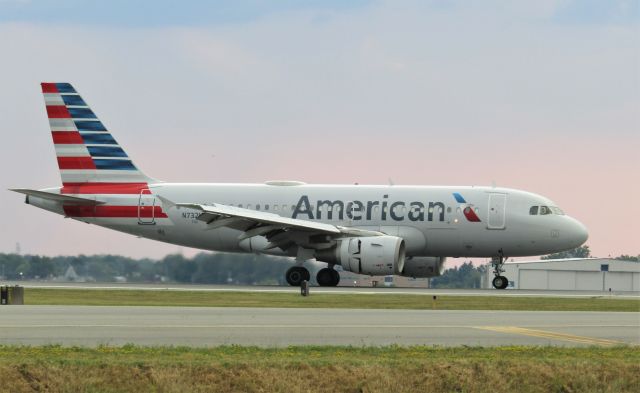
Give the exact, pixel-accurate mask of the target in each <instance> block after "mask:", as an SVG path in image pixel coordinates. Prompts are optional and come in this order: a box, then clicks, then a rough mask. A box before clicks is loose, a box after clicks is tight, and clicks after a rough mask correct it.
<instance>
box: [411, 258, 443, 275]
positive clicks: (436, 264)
mask: <svg viewBox="0 0 640 393" xmlns="http://www.w3.org/2000/svg"><path fill="white" fill-rule="evenodd" d="M446 260H447V257H409V258H407V259H406V260H405V261H404V270H403V271H402V275H403V276H405V277H415V278H425V277H437V276H439V275H441V274H442V272H443V271H444V262H445V261H446Z"/></svg>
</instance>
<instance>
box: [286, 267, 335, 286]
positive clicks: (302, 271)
mask: <svg viewBox="0 0 640 393" xmlns="http://www.w3.org/2000/svg"><path fill="white" fill-rule="evenodd" d="M285 277H286V279H287V283H289V285H291V286H292V287H299V286H301V285H302V281H305V280H306V281H309V280H310V279H311V274H310V273H309V270H307V269H306V268H305V267H303V266H293V267H291V268H289V270H287V273H286V274H285ZM316 280H317V281H318V285H320V286H321V287H335V286H338V283H339V282H340V273H338V272H337V271H336V270H335V269H333V268H332V267H325V268H324V269H320V270H319V271H318V274H317V275H316Z"/></svg>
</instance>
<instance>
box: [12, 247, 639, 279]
mask: <svg viewBox="0 0 640 393" xmlns="http://www.w3.org/2000/svg"><path fill="white" fill-rule="evenodd" d="M590 256H591V252H590V250H589V246H582V247H578V248H576V249H574V250H570V251H565V252H562V253H557V254H551V255H547V256H544V257H542V258H541V259H547V260H548V259H561V258H587V257H590ZM615 259H621V260H626V261H636V262H638V261H639V256H630V255H621V256H618V257H616V258H615ZM291 265H292V261H291V259H288V258H278V257H272V256H266V255H257V254H228V253H200V254H197V255H196V256H194V257H191V258H187V257H185V256H183V255H181V254H172V255H167V256H166V257H164V258H162V259H159V260H154V259H133V258H128V257H124V256H120V255H78V256H55V257H47V256H40V255H20V254H2V253H0V277H2V279H4V280H12V281H13V280H56V279H63V278H64V276H65V273H67V271H68V269H69V267H72V268H73V271H74V272H75V273H76V274H77V276H78V279H79V280H83V281H98V282H113V281H118V280H121V281H127V282H175V283H192V284H240V285H286V283H285V280H284V274H285V272H286V270H287V269H288V268H289V267H291ZM488 268H489V267H487V266H486V265H483V266H474V265H473V264H472V263H471V262H465V263H463V264H462V265H460V266H456V267H451V268H449V269H447V270H445V272H444V274H443V275H442V276H440V277H434V278H432V279H431V286H432V287H434V288H479V287H480V281H481V278H482V276H483V275H484V274H485V272H486V269H488ZM315 269H317V266H316V267H315ZM310 270H314V267H312V268H311V269H310ZM311 273H312V277H314V276H315V272H313V271H312V272H311Z"/></svg>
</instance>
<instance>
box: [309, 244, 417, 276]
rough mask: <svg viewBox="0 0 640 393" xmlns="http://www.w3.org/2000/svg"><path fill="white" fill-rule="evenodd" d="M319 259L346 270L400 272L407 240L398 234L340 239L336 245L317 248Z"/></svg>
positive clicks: (370, 272)
mask: <svg viewBox="0 0 640 393" xmlns="http://www.w3.org/2000/svg"><path fill="white" fill-rule="evenodd" d="M316 259H317V260H318V261H322V262H329V263H336V264H339V265H342V268H343V269H344V270H348V271H351V272H354V273H358V274H369V275H372V276H374V275H375V276H380V275H389V274H401V273H402V269H403V267H404V260H405V246H404V240H403V239H402V238H400V237H396V236H372V237H351V238H346V239H341V240H338V244H337V245H336V246H335V247H333V248H330V249H328V250H318V251H316Z"/></svg>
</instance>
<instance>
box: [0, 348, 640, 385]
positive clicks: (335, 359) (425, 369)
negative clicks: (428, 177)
mask: <svg viewBox="0 0 640 393" xmlns="http://www.w3.org/2000/svg"><path fill="white" fill-rule="evenodd" d="M638 387H640V348H638V347H616V348H553V347H497V348H479V347H473V348H439V347H437V348H434V347H424V346H416V347H396V346H392V347H330V346H310V347H289V348H282V349H275V348H271V349H261V348H256V347H240V346H223V347H214V348H183V347H138V346H132V345H127V346H123V347H98V348H94V349H90V348H77V347H71V348H69V347H61V346H45V347H27V346H0V391H7V392H21V391H100V392H116V391H152V392H184V391H189V392H205V391H216V392H264V391H275V392H325V391H331V392H425V391H431V392H451V391H454V392H485V391H490V392H514V391H518V392H637V391H638Z"/></svg>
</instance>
